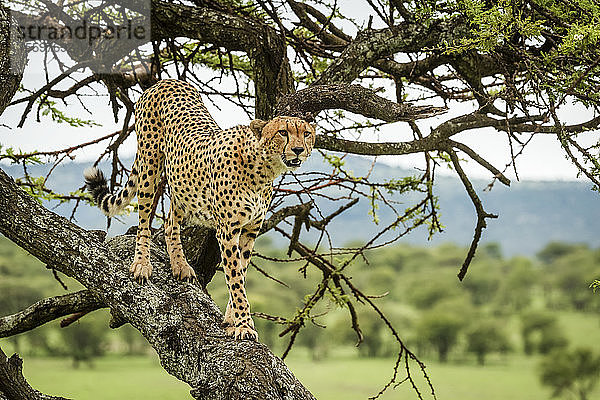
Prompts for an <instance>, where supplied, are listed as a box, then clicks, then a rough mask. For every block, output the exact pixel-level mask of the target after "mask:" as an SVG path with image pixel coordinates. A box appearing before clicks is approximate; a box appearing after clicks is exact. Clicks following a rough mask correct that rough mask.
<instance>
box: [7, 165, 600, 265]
mask: <svg viewBox="0 0 600 400" xmlns="http://www.w3.org/2000/svg"><path fill="white" fill-rule="evenodd" d="M345 160H346V164H345V165H346V168H347V169H351V170H353V171H355V173H356V174H357V175H360V173H361V172H364V171H366V170H368V169H369V168H370V166H371V163H370V161H369V160H367V159H364V158H361V157H347V158H346V159H345ZM131 163H132V160H125V161H124V164H125V165H130V164H131ZM87 166H88V165H87V164H83V163H82V164H80V163H64V164H61V165H59V166H58V167H57V168H56V169H55V170H54V172H53V173H52V176H51V178H50V179H49V182H48V185H49V186H50V187H52V188H54V189H55V190H57V191H60V192H63V193H68V192H70V191H75V190H77V189H78V188H80V187H81V186H82V184H83V178H82V171H83V170H84V169H85V168H86V167H87ZM100 167H101V168H102V169H104V170H105V171H108V170H109V167H108V166H107V165H100ZM49 168H50V166H30V167H28V170H29V172H30V173H31V174H32V175H34V176H42V175H45V174H46V173H47V171H48V169H49ZM2 169H4V170H5V171H6V172H7V173H8V174H9V175H11V176H20V175H21V174H22V167H20V166H14V165H13V166H8V165H3V166H2ZM308 170H327V166H326V165H325V164H324V162H323V160H322V159H321V158H320V157H317V156H313V157H311V159H309V161H308V162H307V163H306V164H305V165H304V166H303V167H302V169H301V171H308ZM416 174H418V171H416V170H415V171H409V170H406V169H402V168H398V167H391V166H388V165H386V164H383V163H378V164H377V166H376V168H375V169H374V170H373V172H372V175H371V176H372V177H373V178H374V179H376V180H382V181H383V180H385V179H390V178H400V177H404V176H407V175H416ZM436 181H437V184H436V187H435V192H436V194H437V195H438V197H439V201H440V207H441V210H440V214H441V218H442V224H443V225H444V226H445V229H444V232H443V233H441V234H438V235H436V236H435V237H434V238H433V239H432V240H431V241H428V240H427V236H426V233H425V232H424V231H423V230H421V231H415V232H413V233H412V234H411V235H409V236H407V237H405V238H403V239H402V241H404V242H407V243H410V244H415V245H427V244H437V243H441V242H453V243H456V244H458V245H461V246H467V245H468V244H469V243H470V241H471V238H472V236H473V228H474V225H475V215H474V209H473V206H472V204H471V202H470V200H469V198H468V196H467V194H466V192H465V190H464V188H463V186H462V184H461V182H460V181H459V180H458V179H457V178H456V177H452V176H437V178H436ZM488 183H489V181H486V180H473V185H474V187H475V189H476V190H477V192H478V194H479V196H480V197H481V199H482V201H483V202H484V205H485V208H486V210H487V211H489V212H492V213H495V214H499V218H498V219H496V220H488V228H487V229H486V230H485V231H484V235H483V243H489V242H497V243H499V244H500V245H501V247H502V250H503V253H504V254H505V255H507V256H511V255H515V254H524V255H531V254H535V253H536V252H537V251H538V250H540V249H541V248H542V247H543V246H544V245H545V244H546V243H548V242H550V241H562V242H571V243H585V244H587V245H589V246H591V247H597V246H600V225H599V224H598V223H597V222H596V221H598V220H600V207H598V205H599V204H600V203H599V200H600V199H599V197H598V193H596V192H593V191H592V190H591V189H590V185H589V184H587V183H583V182H564V181H557V182H532V181H525V182H513V183H512V186H511V187H510V188H506V187H504V186H503V185H501V184H500V183H496V184H495V185H494V188H493V190H492V191H489V192H486V191H484V190H483V189H484V188H485V187H486V186H487V184H488ZM410 199H411V198H410V197H406V198H402V197H399V198H398V200H400V201H404V202H406V204H407V205H409V204H410ZM45 205H46V206H47V207H48V208H54V207H55V208H54V211H55V212H57V213H58V214H60V215H63V216H65V217H67V218H68V217H69V216H70V215H71V212H72V209H73V206H72V205H70V204H62V205H58V204H48V203H46V204H45ZM336 207H337V205H336ZM369 209H370V207H369V204H367V202H366V201H364V200H361V201H360V202H359V204H358V205H356V206H355V207H353V208H351V209H350V210H348V211H346V212H345V213H344V214H342V215H340V216H339V217H337V218H336V219H335V220H334V222H332V223H331V225H330V233H331V234H332V237H333V241H334V244H336V245H343V244H345V243H348V242H356V241H364V240H367V239H369V238H370V237H372V235H373V234H375V233H376V232H378V231H379V230H380V229H381V228H382V227H383V226H385V225H386V224H387V223H389V222H390V221H392V218H393V217H392V214H391V212H389V211H385V210H381V211H380V213H379V217H380V220H381V223H380V226H377V225H375V224H374V223H373V221H372V217H371V216H370V215H369V214H368V211H369ZM324 210H325V211H327V206H324ZM75 218H76V222H77V223H78V224H79V225H81V226H83V227H84V228H87V229H105V228H106V218H105V217H104V216H103V215H102V214H101V213H100V212H99V210H98V209H96V208H92V207H89V206H87V205H83V204H82V205H80V206H79V207H78V209H77V212H76V214H75ZM119 219H120V221H119V220H114V221H113V222H112V225H111V229H110V230H109V234H111V235H116V234H120V233H123V232H124V231H125V230H127V228H128V227H129V226H131V225H136V224H137V214H132V215H129V216H124V217H120V218H119ZM271 236H272V238H273V240H274V241H275V243H279V242H280V240H282V239H280V238H278V237H276V234H272V235H271ZM281 243H283V242H281Z"/></svg>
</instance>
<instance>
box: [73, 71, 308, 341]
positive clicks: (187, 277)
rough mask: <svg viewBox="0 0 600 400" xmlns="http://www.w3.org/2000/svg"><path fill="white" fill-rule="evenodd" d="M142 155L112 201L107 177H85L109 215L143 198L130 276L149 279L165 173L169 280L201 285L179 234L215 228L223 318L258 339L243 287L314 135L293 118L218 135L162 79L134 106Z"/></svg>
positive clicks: (180, 87) (203, 111)
mask: <svg viewBox="0 0 600 400" xmlns="http://www.w3.org/2000/svg"><path fill="white" fill-rule="evenodd" d="M135 130H136V134H137V154H136V158H135V161H134V164H133V167H132V169H131V174H130V176H129V177H128V180H127V182H126V184H125V186H124V187H123V188H122V189H121V190H120V191H119V192H118V193H117V194H111V193H110V191H109V189H108V185H107V182H106V179H105V177H104V175H103V174H102V172H101V171H99V170H98V169H96V168H88V169H87V170H86V171H85V172H84V177H85V180H86V186H87V189H88V191H89V192H90V193H91V194H92V196H93V198H94V200H95V202H96V204H97V205H98V207H99V208H101V210H102V211H103V212H104V214H106V215H107V216H114V215H115V214H117V213H118V212H119V211H121V210H122V209H123V208H124V207H126V206H127V205H128V204H129V203H130V202H131V200H132V199H133V197H134V196H135V195H136V194H137V196H138V204H139V205H138V210H139V226H138V230H137V237H136V246H135V255H134V259H133V263H132V264H131V268H130V271H131V273H132V274H133V277H134V278H135V279H136V280H137V281H139V282H140V283H143V282H145V281H147V280H148V279H149V278H150V276H151V274H152V266H151V264H150V257H149V256H150V254H149V253H150V246H149V245H150V213H151V212H152V205H153V200H154V196H155V193H156V189H157V186H158V184H159V182H160V179H161V177H162V176H163V172H164V174H165V176H166V180H167V183H168V185H169V189H170V195H171V204H170V209H169V214H168V216H167V219H166V221H165V223H164V231H165V241H166V244H167V252H168V254H169V258H170V262H171V269H172V272H173V276H174V277H176V278H178V279H180V280H184V281H189V282H193V281H194V280H195V278H196V274H195V273H194V270H193V269H192V268H191V267H190V265H189V264H188V262H187V261H186V259H185V256H184V254H183V249H182V245H181V240H180V226H181V225H182V223H183V222H184V221H185V222H188V221H192V222H194V221H196V222H197V221H202V223H204V224H205V225H209V226H212V227H214V229H215V231H216V237H217V240H218V242H219V247H220V251H221V259H222V266H223V270H224V272H225V280H226V283H227V288H228V290H229V301H228V303H227V308H226V311H225V316H224V320H223V324H224V327H225V329H226V332H227V334H228V335H229V336H233V337H234V338H236V339H249V340H258V334H257V333H256V330H255V329H254V322H253V320H252V317H251V315H250V304H249V302H248V299H247V297H246V290H245V281H246V271H247V269H248V264H249V261H250V256H251V254H252V250H253V248H254V241H255V239H256V237H257V235H258V232H259V230H260V228H261V225H262V223H263V220H264V218H265V214H266V212H267V209H268V207H269V204H270V202H271V197H272V193H273V181H274V179H275V178H277V177H278V176H280V175H281V174H283V173H285V172H287V171H294V170H296V169H297V168H298V167H300V165H301V164H302V163H303V162H304V161H305V160H306V159H307V157H308V156H309V155H310V153H311V151H312V148H313V145H314V142H315V127H314V126H313V125H312V124H310V123H308V122H306V121H304V120H302V119H300V118H296V117H285V116H281V117H275V118H273V119H271V120H269V121H262V120H258V119H255V120H253V121H252V122H250V124H249V126H236V127H234V128H231V129H226V130H223V129H221V128H220V127H219V126H218V125H217V123H216V122H215V120H214V119H213V118H212V116H211V115H210V114H209V112H208V110H207V108H206V107H205V105H204V104H203V102H202V99H201V97H200V93H199V92H198V90H196V89H195V88H194V87H193V86H192V85H190V84H188V83H185V82H182V81H178V80H172V79H168V80H162V81H160V82H158V83H157V84H155V85H154V86H152V87H151V88H149V89H148V90H146V91H145V92H144V93H143V95H142V96H141V98H140V99H139V101H138V102H137V103H136V106H135Z"/></svg>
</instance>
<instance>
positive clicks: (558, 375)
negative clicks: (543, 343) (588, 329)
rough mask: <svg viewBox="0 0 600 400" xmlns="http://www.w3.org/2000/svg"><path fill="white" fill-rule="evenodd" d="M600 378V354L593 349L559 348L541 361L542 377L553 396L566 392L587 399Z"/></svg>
mask: <svg viewBox="0 0 600 400" xmlns="http://www.w3.org/2000/svg"><path fill="white" fill-rule="evenodd" d="M598 378H600V355H599V354H595V353H594V352H593V351H592V350H591V349H585V348H579V349H575V350H572V351H567V350H558V351H555V352H553V353H551V354H550V355H548V356H546V358H544V359H543V360H542V362H541V363H540V379H541V381H542V383H543V384H544V385H546V386H549V387H551V388H552V390H553V392H552V396H553V397H558V396H561V395H565V394H571V395H575V396H577V398H579V399H581V400H587V399H588V398H589V394H590V393H591V392H592V391H593V390H594V388H595V387H596V385H597V384H598Z"/></svg>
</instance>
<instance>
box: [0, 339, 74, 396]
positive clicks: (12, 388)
mask: <svg viewBox="0 0 600 400" xmlns="http://www.w3.org/2000/svg"><path fill="white" fill-rule="evenodd" d="M15 399H27V400H66V399H64V398H63V397H55V396H48V395H45V394H43V393H40V392H38V391H37V390H35V389H34V388H32V387H31V386H29V383H27V381H26V380H25V378H24V377H23V360H21V359H20V358H19V356H17V355H16V354H13V356H12V357H10V358H8V357H6V354H4V352H3V351H2V349H0V400H15Z"/></svg>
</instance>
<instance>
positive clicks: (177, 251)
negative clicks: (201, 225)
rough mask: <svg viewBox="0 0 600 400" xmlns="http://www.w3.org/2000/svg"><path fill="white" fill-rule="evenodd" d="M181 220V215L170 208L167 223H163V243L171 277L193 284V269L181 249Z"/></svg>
mask: <svg viewBox="0 0 600 400" xmlns="http://www.w3.org/2000/svg"><path fill="white" fill-rule="evenodd" d="M182 219H183V217H182V215H181V214H180V213H179V212H177V211H176V210H174V209H173V207H172V206H171V209H170V210H169V216H168V217H167V221H166V223H165V242H166V243H167V253H169V259H170V261H171V270H172V271H173V276H174V277H175V278H177V279H179V280H182V281H186V282H195V281H196V272H194V269H193V268H192V267H191V266H190V264H188V262H187V260H186V259H185V255H184V254H183V247H182V245H181V236H180V234H179V233H180V229H179V226H180V223H181V220H182Z"/></svg>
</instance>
